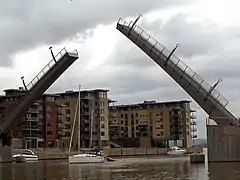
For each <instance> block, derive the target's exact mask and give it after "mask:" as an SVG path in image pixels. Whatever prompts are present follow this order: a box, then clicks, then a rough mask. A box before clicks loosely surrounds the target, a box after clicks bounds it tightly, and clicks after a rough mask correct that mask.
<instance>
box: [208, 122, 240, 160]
mask: <svg viewBox="0 0 240 180" xmlns="http://www.w3.org/2000/svg"><path fill="white" fill-rule="evenodd" d="M207 138H208V161H209V162H240V127H236V126H219V125H207Z"/></svg>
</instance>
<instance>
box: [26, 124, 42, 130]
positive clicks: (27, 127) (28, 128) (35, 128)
mask: <svg viewBox="0 0 240 180" xmlns="http://www.w3.org/2000/svg"><path fill="white" fill-rule="evenodd" d="M22 130H40V126H38V125H23V126H22Z"/></svg>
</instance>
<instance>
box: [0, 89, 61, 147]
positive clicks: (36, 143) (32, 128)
mask: <svg viewBox="0 0 240 180" xmlns="http://www.w3.org/2000/svg"><path fill="white" fill-rule="evenodd" d="M25 93H26V92H25V90H23V89H22V88H19V89H7V90H5V95H4V96H1V97H0V114H1V116H2V118H3V117H4V116H5V115H6V114H7V113H9V112H10V110H11V108H14V106H15V105H16V104H17V103H19V102H20V101H21V100H22V98H23V96H24V95H25ZM54 101H55V97H53V96H52V95H47V94H44V95H43V96H42V97H41V98H40V99H39V100H38V101H36V102H34V103H33V105H32V107H31V108H30V109H28V111H27V112H26V114H25V116H24V117H23V118H22V120H21V121H20V122H19V123H17V124H15V125H14V126H13V127H12V130H11V132H12V146H13V148H33V149H36V148H50V147H56V140H57V129H56V128H57V124H56V123H57V111H56V107H57V104H56V103H55V102H54Z"/></svg>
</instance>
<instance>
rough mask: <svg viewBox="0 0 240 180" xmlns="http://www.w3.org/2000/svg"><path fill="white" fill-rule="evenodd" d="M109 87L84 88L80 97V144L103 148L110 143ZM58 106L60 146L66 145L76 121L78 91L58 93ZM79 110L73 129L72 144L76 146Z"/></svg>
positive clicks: (65, 146) (86, 146)
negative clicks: (107, 88) (106, 88)
mask: <svg viewBox="0 0 240 180" xmlns="http://www.w3.org/2000/svg"><path fill="white" fill-rule="evenodd" d="M107 92H108V90H104V89H94V90H85V91H81V92H80V94H81V98H80V99H81V100H80V111H81V113H80V114H81V116H80V134H81V135H80V138H81V141H80V145H81V147H85V148H88V147H100V148H101V147H104V146H108V145H109V137H108V114H109V113H108V97H107ZM55 95H56V96H58V97H57V98H56V103H57V104H58V107H59V112H60V114H59V116H58V135H59V138H58V144H59V145H58V147H59V148H67V147H68V146H69V143H70V137H71V131H72V129H73V124H74V116H75V112H76V111H77V110H78V109H77V108H76V105H77V101H78V95H79V91H66V92H64V93H58V94H55ZM78 128H79V124H78V113H77V115H76V124H75V128H74V130H73V143H72V147H73V148H74V149H77V143H78V140H77V131H78Z"/></svg>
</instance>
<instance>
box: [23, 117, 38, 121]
mask: <svg viewBox="0 0 240 180" xmlns="http://www.w3.org/2000/svg"><path fill="white" fill-rule="evenodd" d="M24 121H34V122H39V118H37V117H28V118H24Z"/></svg>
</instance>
